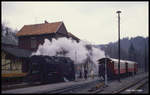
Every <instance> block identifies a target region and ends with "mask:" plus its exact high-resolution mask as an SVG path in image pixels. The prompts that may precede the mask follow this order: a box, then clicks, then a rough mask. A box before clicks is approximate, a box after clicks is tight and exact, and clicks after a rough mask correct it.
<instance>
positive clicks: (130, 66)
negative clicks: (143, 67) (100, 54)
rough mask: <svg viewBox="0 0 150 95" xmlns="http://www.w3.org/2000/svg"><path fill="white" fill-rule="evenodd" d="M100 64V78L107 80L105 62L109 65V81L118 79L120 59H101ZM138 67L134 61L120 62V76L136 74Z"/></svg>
mask: <svg viewBox="0 0 150 95" xmlns="http://www.w3.org/2000/svg"><path fill="white" fill-rule="evenodd" d="M98 62H99V76H100V77H101V76H102V77H103V78H105V77H104V76H105V62H106V64H107V76H108V79H114V78H117V77H118V75H119V74H118V59H114V58H101V59H99V60H98ZM137 71H138V65H137V63H136V62H134V61H128V60H120V75H130V74H136V72H137Z"/></svg>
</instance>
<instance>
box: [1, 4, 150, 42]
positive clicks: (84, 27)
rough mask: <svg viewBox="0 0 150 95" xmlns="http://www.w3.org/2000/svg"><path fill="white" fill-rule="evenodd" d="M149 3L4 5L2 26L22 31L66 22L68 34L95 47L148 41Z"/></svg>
mask: <svg viewBox="0 0 150 95" xmlns="http://www.w3.org/2000/svg"><path fill="white" fill-rule="evenodd" d="M148 5H149V4H148V2H2V23H3V22H5V23H6V24H7V25H8V26H9V27H11V28H13V29H18V30H20V29H21V28H22V27H23V26H24V25H29V24H38V23H44V20H47V21H48V22H49V23H50V22H57V21H63V22H64V24H65V26H66V28H67V31H68V32H71V33H72V34H74V35H75V36H77V37H78V38H80V39H83V40H86V41H89V42H91V43H93V44H107V43H109V42H114V41H117V40H118V15H117V13H116V11H118V10H121V11H122V13H121V30H120V31H121V33H120V36H121V38H123V37H129V38H130V37H136V36H143V37H148V20H149V18H148Z"/></svg>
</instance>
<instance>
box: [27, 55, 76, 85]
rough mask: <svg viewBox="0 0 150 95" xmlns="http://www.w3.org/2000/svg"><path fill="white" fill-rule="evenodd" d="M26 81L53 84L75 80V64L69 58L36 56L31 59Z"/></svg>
mask: <svg viewBox="0 0 150 95" xmlns="http://www.w3.org/2000/svg"><path fill="white" fill-rule="evenodd" d="M29 60H30V66H29V72H28V74H27V76H26V81H27V82H30V83H34V82H40V83H51V82H63V81H65V79H66V80H69V81H72V80H75V71H74V63H73V61H72V60H71V59H70V58H68V57H57V56H42V55H37V56H36V55H34V56H31V57H30V59H29Z"/></svg>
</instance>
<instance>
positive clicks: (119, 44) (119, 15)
mask: <svg viewBox="0 0 150 95" xmlns="http://www.w3.org/2000/svg"><path fill="white" fill-rule="evenodd" d="M116 13H118V41H119V42H118V56H119V58H118V81H119V82H120V13H121V11H117V12H116Z"/></svg>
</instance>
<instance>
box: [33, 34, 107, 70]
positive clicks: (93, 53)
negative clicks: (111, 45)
mask: <svg viewBox="0 0 150 95" xmlns="http://www.w3.org/2000/svg"><path fill="white" fill-rule="evenodd" d="M87 45H90V43H89V42H85V41H80V42H78V43H77V42H76V41H75V40H72V39H71V38H65V37H63V38H58V39H57V40H56V39H52V41H50V40H48V39H45V40H44V44H43V45H39V47H38V49H37V51H36V52H34V53H32V55H48V56H65V57H70V58H71V59H72V60H73V61H74V63H75V64H82V63H85V62H86V60H87V59H89V58H90V60H91V62H92V64H94V65H95V67H96V68H95V69H98V68H97V67H98V66H97V65H98V64H97V60H98V59H100V58H102V57H104V51H102V50H100V49H98V48H95V47H93V46H92V47H91V48H90V49H87V47H86V46H87Z"/></svg>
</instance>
